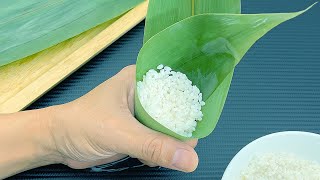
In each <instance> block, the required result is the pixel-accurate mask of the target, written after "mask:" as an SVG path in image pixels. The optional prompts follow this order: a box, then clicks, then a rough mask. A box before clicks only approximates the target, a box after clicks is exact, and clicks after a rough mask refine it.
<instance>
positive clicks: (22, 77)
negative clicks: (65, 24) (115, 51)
mask: <svg viewBox="0 0 320 180" xmlns="http://www.w3.org/2000/svg"><path fill="white" fill-rule="evenodd" d="M147 6H148V1H146V2H144V3H142V4H140V5H138V6H137V7H135V8H134V9H132V10H130V11H129V12H127V13H126V14H124V15H123V16H121V17H118V18H116V19H113V20H111V21H108V22H106V23H104V24H101V25H99V26H97V27H95V28H93V29H91V30H89V31H86V32H84V33H82V34H80V35H78V36H76V37H74V38H71V39H69V40H67V41H64V42H62V43H60V44H57V45H55V46H53V47H51V48H48V49H46V50H44V51H41V52H39V53H37V54H34V55H32V56H29V57H26V58H24V59H21V60H19V61H16V62H14V63H11V64H8V65H6V66H2V67H0V113H12V112H17V111H20V110H22V109H24V108H25V107H27V106H28V105H29V104H31V103H32V102H34V101H35V100H36V99H38V98H39V97H40V96H41V95H43V94H44V93H45V92H47V91H48V90H50V89H51V88H52V87H54V86H55V85H56V84H58V83H59V82H61V81H62V80H63V79H65V78H66V77H67V76H68V75H70V74H71V73H72V72H74V71H76V70H77V69H78V68H80V67H81V66H82V65H84V64H85V63H86V62H88V61H89V60H90V59H91V58H92V57H94V56H95V55H96V54H98V53H99V52H101V51H102V50H103V49H105V48H106V47H107V46H109V45H110V44H112V43H113V42H114V41H116V40H117V39H118V38H120V37H121V36H122V35H123V34H125V33H126V32H128V31H129V30H130V29H132V28H133V27H134V26H135V25H137V24H138V23H139V22H141V21H142V20H143V19H144V18H145V16H146V12H147Z"/></svg>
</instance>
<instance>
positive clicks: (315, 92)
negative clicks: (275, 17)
mask: <svg viewBox="0 0 320 180" xmlns="http://www.w3.org/2000/svg"><path fill="white" fill-rule="evenodd" d="M313 2H314V1H313V0H295V1H293V0H258V1H257V0H245V1H243V3H242V11H243V13H262V12H291V11H297V10H301V9H304V8H306V7H307V6H309V5H311V4H312V3H313ZM319 19H320V7H319V5H316V6H315V7H314V8H312V9H311V10H310V11H308V12H307V13H306V14H303V15H301V16H300V17H297V18H295V19H293V20H291V21H288V22H285V23H284V24H282V25H280V26H279V27H277V28H275V29H274V30H272V31H271V32H270V33H268V34H267V35H266V36H264V37H263V38H262V39H260V40H259V41H258V42H257V43H256V44H255V45H254V46H253V47H252V48H251V49H250V51H249V52H248V53H247V54H246V56H245V57H244V59H243V60H242V62H241V63H240V64H239V65H238V66H237V68H236V70H235V73H234V78H233V82H232V84H231V88H230V92H229V95H228V99H227V102H226V104H225V108H224V110H223V113H222V116H221V118H220V121H219V123H218V125H217V128H216V129H215V131H214V132H213V133H212V134H211V135H210V136H209V137H207V138H205V139H202V140H201V141H200V142H199V145H198V147H197V148H196V150H197V152H198V154H199V158H200V164H199V167H198V169H197V170H196V171H195V172H194V173H190V174H184V173H180V172H176V171H171V170H167V169H160V170H157V169H151V168H146V167H143V168H138V169H134V170H126V171H123V172H117V173H92V172H89V171H85V170H71V169H69V168H67V167H65V166H60V165H54V166H47V167H43V168H38V169H35V170H31V171H28V172H25V173H22V174H19V175H17V176H14V177H13V178H14V179H33V178H39V179H41V178H58V179H67V178H68V179H70V178H73V179H177V178H179V179H196V178H201V179H221V176H222V174H223V172H224V170H225V168H226V166H227V165H228V163H229V161H230V160H231V159H232V157H233V156H234V155H235V154H236V153H237V152H238V151H239V150H240V149H241V148H242V147H243V146H245V145H246V144H248V143H249V142H250V141H252V140H254V139H256V138H258V137H260V136H263V135H266V134H269V133H273V132H278V131H285V130H302V131H309V132H315V133H320V35H319V33H320V20H319ZM142 38H143V23H141V24H139V25H138V26H137V27H135V28H134V29H133V30H131V31H130V32H129V33H127V34H126V35H125V36H124V37H122V38H121V39H120V40H118V41H117V42H115V43H114V44H113V45H111V46H110V47H109V48H107V49H106V50H105V51H103V52H102V53H100V54H99V55H98V56H97V57H95V58H94V59H92V60H91V61H90V62H89V63H88V64H86V65H85V66H84V67H82V68H81V69H79V70H78V71H77V72H75V73H74V74H73V75H71V76H70V77H69V78H67V79H66V80H65V81H63V82H62V83H61V84H59V85H58V86H57V87H55V88H54V89H53V90H51V91H50V92H48V93H47V94H46V95H44V96H43V97H42V98H40V99H39V100H38V101H37V102H35V103H34V104H33V105H31V106H30V107H29V109H34V108H41V107H46V106H50V105H55V104H60V103H64V102H68V101H71V100H73V99H76V98H78V97H80V96H81V95H83V94H85V93H86V92H88V91H90V90H91V89H92V88H94V87H95V86H97V85H98V84H99V83H101V82H103V81H104V80H106V79H108V78H110V77H111V76H112V75H114V74H116V73H117V72H118V71H119V70H120V69H121V68H123V67H124V66H126V65H128V64H133V63H135V60H136V57H137V54H138V52H139V49H140V48H141V46H142ZM319 151H320V150H319Z"/></svg>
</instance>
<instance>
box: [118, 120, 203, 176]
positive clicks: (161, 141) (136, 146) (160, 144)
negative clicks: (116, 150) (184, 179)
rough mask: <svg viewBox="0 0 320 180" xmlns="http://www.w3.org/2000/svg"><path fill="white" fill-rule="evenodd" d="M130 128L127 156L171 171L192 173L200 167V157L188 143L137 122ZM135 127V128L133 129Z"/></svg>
mask: <svg viewBox="0 0 320 180" xmlns="http://www.w3.org/2000/svg"><path fill="white" fill-rule="evenodd" d="M135 122H136V123H135V126H131V128H130V134H131V137H134V138H130V142H126V143H124V144H126V147H125V149H126V152H125V153H126V154H128V155H130V156H132V157H135V158H139V159H142V160H144V161H147V162H150V163H155V164H157V165H159V166H163V167H166V168H170V169H175V170H180V171H184V172H192V171H194V170H195V169H196V168H197V166H198V155H197V153H196V152H195V150H194V149H193V148H192V147H191V146H190V145H188V144H187V143H184V142H181V141H178V140H176V139H174V138H171V137H169V136H166V135H164V134H162V133H159V132H156V131H153V130H151V129H149V128H147V127H145V126H143V125H141V124H140V123H138V122H137V120H135ZM133 127H135V128H133Z"/></svg>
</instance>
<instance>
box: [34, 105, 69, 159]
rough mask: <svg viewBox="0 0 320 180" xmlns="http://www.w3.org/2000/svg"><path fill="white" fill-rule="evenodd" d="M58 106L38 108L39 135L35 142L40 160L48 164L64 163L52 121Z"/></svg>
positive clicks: (37, 126)
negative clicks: (55, 138)
mask: <svg viewBox="0 0 320 180" xmlns="http://www.w3.org/2000/svg"><path fill="white" fill-rule="evenodd" d="M56 109H57V106H52V107H48V108H44V109H40V110H37V112H36V113H37V117H38V125H35V126H36V128H37V129H39V132H38V134H39V136H36V138H35V139H34V144H35V146H37V149H38V154H39V155H40V156H39V158H40V161H42V162H44V163H47V164H58V163H63V158H62V156H61V154H60V153H59V151H58V150H57V146H56V142H55V140H54V138H53V134H54V133H55V132H54V128H51V127H52V123H53V122H54V121H55V118H56V114H55V113H56V112H57V111H56Z"/></svg>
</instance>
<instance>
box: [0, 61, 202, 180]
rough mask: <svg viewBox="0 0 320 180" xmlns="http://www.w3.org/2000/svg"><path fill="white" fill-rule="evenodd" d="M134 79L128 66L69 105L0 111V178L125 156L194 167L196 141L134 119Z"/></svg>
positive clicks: (132, 68)
mask: <svg viewBox="0 0 320 180" xmlns="http://www.w3.org/2000/svg"><path fill="white" fill-rule="evenodd" d="M134 77H135V66H128V67H126V68H124V69H123V70H122V71H120V72H119V73H118V74H117V75H115V76H114V77H112V78H111V79H109V80H107V81H105V82H104V83H102V84H100V85H99V86H98V87H96V88H95V89H93V90H92V91H90V92H89V93H88V94H86V95H84V96H82V97H81V98H79V99H77V100H75V101H72V102H70V103H67V104H63V105H58V106H52V107H48V108H44V109H39V110H32V111H24V112H18V113H12V114H2V115H0V144H1V146H0V179H3V178H6V177H9V176H12V175H14V174H17V173H19V172H23V171H26V170H29V169H32V168H36V167H40V166H45V165H49V164H59V163H61V164H65V165H68V166H69V167H71V168H75V169H84V168H88V167H92V166H96V165H101V164H105V163H108V162H112V161H115V160H118V159H121V158H123V157H125V156H126V155H129V156H131V157H135V158H139V159H140V160H141V161H142V162H144V163H145V164H147V165H149V166H156V165H159V166H163V167H167V168H170V169H175V170H179V171H184V172H192V171H194V170H195V169H196V167H197V165H198V156H197V153H196V152H195V150H194V147H195V146H196V144H197V140H190V141H187V142H182V141H179V140H177V139H174V138H171V137H169V136H166V135H164V134H162V133H159V132H156V131H153V130H151V129H149V128H147V127H145V126H143V125H142V124H140V123H139V122H138V121H137V120H136V119H135V118H134V116H133V111H134V85H135V80H134V79H135V78H134Z"/></svg>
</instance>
